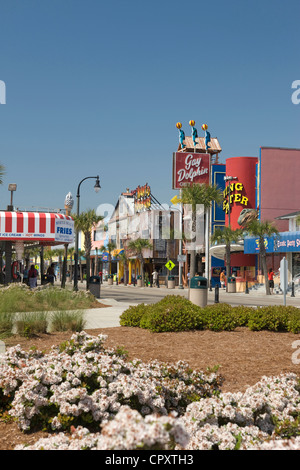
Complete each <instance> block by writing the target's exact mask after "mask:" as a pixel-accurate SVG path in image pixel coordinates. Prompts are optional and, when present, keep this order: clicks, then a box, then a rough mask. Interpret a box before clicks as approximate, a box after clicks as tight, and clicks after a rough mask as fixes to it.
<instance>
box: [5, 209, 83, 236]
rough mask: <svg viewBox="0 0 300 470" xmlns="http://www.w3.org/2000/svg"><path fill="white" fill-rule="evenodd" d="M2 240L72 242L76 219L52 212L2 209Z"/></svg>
mask: <svg viewBox="0 0 300 470" xmlns="http://www.w3.org/2000/svg"><path fill="white" fill-rule="evenodd" d="M0 240H2V241H4V240H7V241H17V240H23V241H26V242H45V243H46V244H61V243H72V242H73V240H74V221H73V219H72V217H70V216H66V215H64V214H56V213H51V212H49V213H48V212H9V211H0Z"/></svg>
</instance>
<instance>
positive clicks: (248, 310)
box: [231, 305, 255, 326]
mask: <svg viewBox="0 0 300 470" xmlns="http://www.w3.org/2000/svg"><path fill="white" fill-rule="evenodd" d="M254 310H255V308H254V307H247V306H244V305H238V306H237V307H232V309H231V311H232V313H233V314H234V317H235V320H236V325H237V326H247V325H248V321H249V318H250V317H251V315H252V314H253V312H254Z"/></svg>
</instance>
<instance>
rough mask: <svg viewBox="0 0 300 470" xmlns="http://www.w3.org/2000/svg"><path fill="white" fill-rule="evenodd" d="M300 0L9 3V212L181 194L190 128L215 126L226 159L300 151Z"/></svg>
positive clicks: (2, 110)
mask: <svg viewBox="0 0 300 470" xmlns="http://www.w3.org/2000/svg"><path fill="white" fill-rule="evenodd" d="M299 17H300V2H299V0H287V1H286V2H283V1H282V0H281V1H279V0H242V1H241V0H227V1H225V0H211V1H202V0H190V1H189V2H182V1H178V0H160V1H157V0H152V1H151V2H143V1H141V0H138V1H137V0H128V1H125V0H115V1H103V0H42V1H41V0H5V1H3V0H0V21H1V28H0V80H3V81H4V82H5V84H6V93H7V94H6V104H5V105H0V162H1V163H2V164H3V165H4V166H5V168H6V175H5V178H4V184H3V185H2V187H0V200H1V205H0V208H1V209H5V208H6V206H7V204H8V203H9V201H10V193H9V192H8V184H9V183H17V185H18V189H17V192H16V193H15V194H14V204H15V205H16V206H22V207H24V206H25V207H30V206H43V207H63V205H64V199H65V195H66V194H67V193H68V192H69V191H71V193H72V194H73V197H74V199H75V196H76V190H77V185H78V183H79V182H80V181H81V179H82V178H84V177H86V176H94V175H97V174H99V176H100V181H101V186H102V190H101V191H100V192H99V193H98V194H97V195H96V194H95V193H94V191H93V184H94V183H93V181H92V180H90V181H86V182H84V183H83V184H82V186H81V198H80V201H81V209H82V210H83V209H87V208H97V207H98V205H99V204H104V203H106V204H109V203H111V204H114V203H115V202H116V200H117V198H118V195H119V194H120V193H121V192H122V191H124V190H125V189H126V188H127V187H129V188H131V189H133V188H135V187H137V186H138V185H143V184H145V183H146V182H148V183H149V185H150V186H151V189H152V192H153V194H154V195H155V197H156V198H157V199H158V200H159V201H160V202H161V203H169V200H170V198H171V197H172V196H174V195H175V191H174V190H172V188H171V185H172V153H173V152H174V151H176V149H177V147H178V131H177V129H176V127H175V124H176V122H178V121H180V122H182V123H183V129H184V130H185V132H186V134H188V135H189V134H190V126H189V125H188V121H189V120H190V119H194V120H195V121H196V127H197V128H198V133H199V134H200V135H202V134H203V132H202V131H201V124H202V123H207V124H208V126H209V131H210V132H211V135H212V136H213V137H218V139H219V142H220V144H221V147H222V149H223V151H222V153H221V161H222V162H225V160H226V158H229V157H234V156H244V155H245V156H257V155H258V152H259V147H260V146H275V147H276V146H280V147H293V148H300V137H299V135H300V134H299V124H300V119H299V113H300V105H298V106H296V105H294V104H293V103H292V101H291V95H292V89H291V84H292V82H293V81H294V80H299V79H300V66H299V45H300V41H299Z"/></svg>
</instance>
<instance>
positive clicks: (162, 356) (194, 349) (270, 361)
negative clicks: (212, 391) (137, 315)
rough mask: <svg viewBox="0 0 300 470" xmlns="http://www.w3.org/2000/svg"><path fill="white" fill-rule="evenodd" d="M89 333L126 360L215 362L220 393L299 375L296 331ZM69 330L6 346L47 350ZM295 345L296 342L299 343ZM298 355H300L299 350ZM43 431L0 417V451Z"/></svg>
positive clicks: (14, 339) (124, 330) (29, 441)
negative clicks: (101, 338)
mask: <svg viewBox="0 0 300 470" xmlns="http://www.w3.org/2000/svg"><path fill="white" fill-rule="evenodd" d="M87 332H88V333H89V334H91V335H93V336H97V335H98V334H100V333H102V334H105V335H107V336H108V338H107V340H106V341H105V348H106V347H107V348H110V347H122V349H123V350H125V351H127V352H128V357H127V359H126V360H127V361H129V360H131V359H133V358H138V359H140V360H141V361H143V362H145V363H147V362H149V361H153V360H155V359H157V360H159V361H162V362H169V363H175V362H177V361H186V362H188V363H189V365H190V367H191V368H192V369H194V370H199V371H200V370H201V371H205V370H206V369H207V367H211V368H213V367H214V366H216V365H219V366H220V367H219V371H218V372H219V373H220V374H221V375H222V376H223V377H224V379H225V380H224V383H223V385H222V386H221V391H222V392H244V391H245V390H246V389H247V387H249V386H253V385H255V384H256V383H257V382H258V381H259V380H260V379H261V378H262V377H263V376H270V377H271V376H279V375H280V374H282V373H284V374H285V373H288V372H292V373H295V374H297V375H298V376H300V365H299V364H296V363H293V360H292V358H293V354H294V362H295V358H296V359H297V356H295V351H296V350H297V349H295V343H294V342H295V341H297V340H298V338H299V335H297V334H293V333H278V332H270V331H250V330H249V329H248V328H241V327H240V328H237V329H235V330H234V331H220V332H214V331H209V330H203V331H188V332H176V333H174V332H168V333H152V332H150V331H148V330H143V329H141V328H129V327H118V328H105V329H99V330H89V331H87ZM71 335H72V333H65V332H64V333H56V334H49V335H40V336H37V337H35V338H30V339H26V338H23V337H18V338H17V337H12V338H9V339H7V340H6V344H7V347H9V346H13V345H15V344H20V345H21V346H22V348H23V349H26V350H29V349H30V347H32V346H36V347H37V348H38V349H39V350H44V351H49V350H50V349H51V346H52V345H58V344H61V343H62V342H63V341H64V340H66V339H69V338H70V337H71ZM297 348H298V349H300V348H299V346H297ZM299 356H300V355H299ZM46 435H47V433H46V432H43V431H41V430H38V431H36V432H30V433H28V434H27V433H26V434H24V433H23V432H21V431H20V429H19V428H18V426H17V424H16V423H15V422H13V421H12V420H7V417H6V416H2V418H0V450H5V449H13V448H15V446H16V445H18V444H24V443H27V444H33V443H34V442H35V441H37V440H38V439H39V438H40V437H42V436H46Z"/></svg>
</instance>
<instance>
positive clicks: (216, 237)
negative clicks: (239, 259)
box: [211, 227, 243, 287]
mask: <svg viewBox="0 0 300 470" xmlns="http://www.w3.org/2000/svg"><path fill="white" fill-rule="evenodd" d="M242 233H243V231H242V230H240V229H237V230H233V229H232V228H231V227H223V228H217V229H216V230H215V232H214V233H213V235H212V237H211V242H212V243H214V242H217V243H218V244H221V243H222V244H224V245H225V260H226V280H227V282H226V285H227V287H228V278H229V276H230V268H231V266H230V245H231V243H232V242H235V243H236V242H238V241H239V240H240V239H241V237H242Z"/></svg>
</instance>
